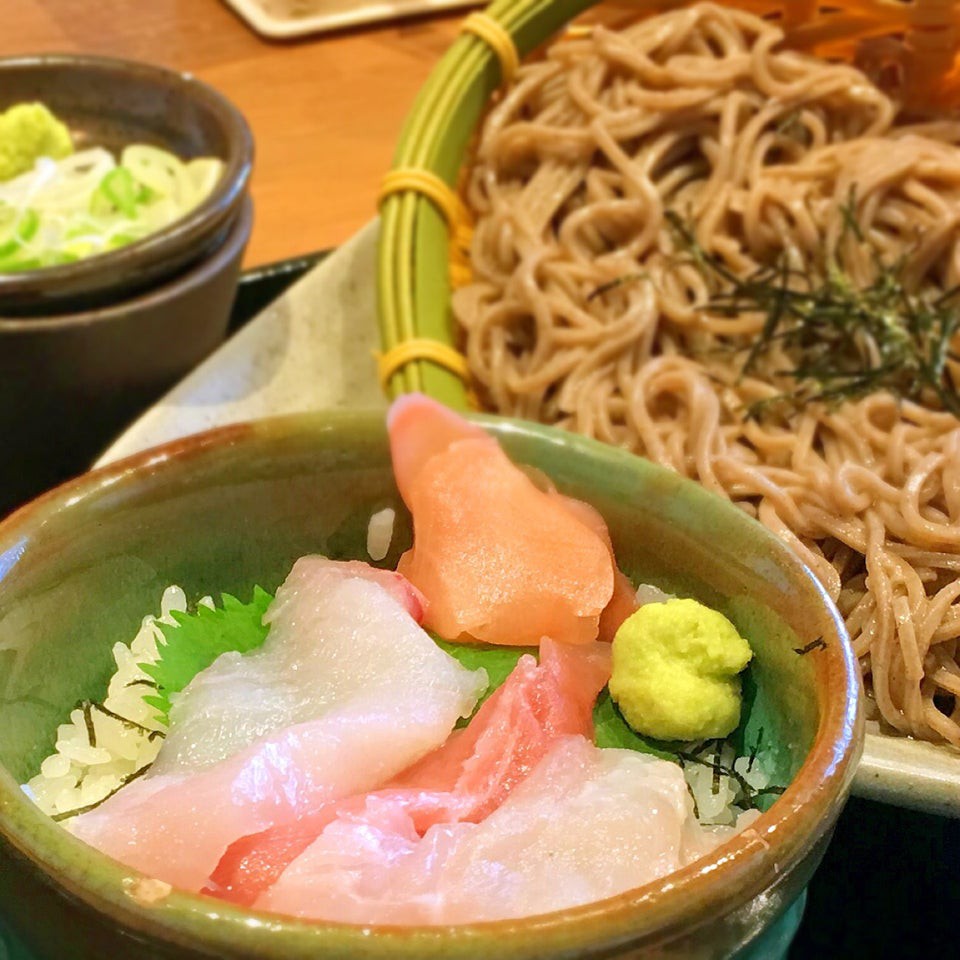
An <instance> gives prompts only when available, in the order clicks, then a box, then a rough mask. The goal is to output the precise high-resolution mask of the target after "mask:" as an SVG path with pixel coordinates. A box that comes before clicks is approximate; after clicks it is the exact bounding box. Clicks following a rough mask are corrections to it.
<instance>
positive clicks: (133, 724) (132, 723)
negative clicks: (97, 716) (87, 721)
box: [91, 703, 166, 740]
mask: <svg viewBox="0 0 960 960" xmlns="http://www.w3.org/2000/svg"><path fill="white" fill-rule="evenodd" d="M91 706H92V707H93V709H94V710H99V711H100V712H101V713H102V714H104V715H105V716H108V717H113V719H114V720H118V721H119V722H120V723H122V724H123V725H124V726H125V727H130V728H131V729H133V730H140V731H141V732H142V733H145V734H147V739H148V740H154V739H156V738H157V737H165V736H166V734H165V733H164V732H163V731H162V730H153V729H151V728H150V727H145V726H144V725H143V724H142V723H137V721H136V720H131V719H130V718H129V717H122V716H120V714H119V713H114V712H113V711H112V710H110V709H109V708H108V707H105V706H103V704H101V703H94V704H91Z"/></svg>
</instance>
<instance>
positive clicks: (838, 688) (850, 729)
mask: <svg viewBox="0 0 960 960" xmlns="http://www.w3.org/2000/svg"><path fill="white" fill-rule="evenodd" d="M471 419H474V420H475V421H477V422H479V423H480V424H482V425H483V426H485V427H486V428H488V429H492V430H493V432H494V433H495V435H497V436H498V437H500V436H507V435H521V436H525V437H527V438H528V439H529V440H530V441H531V442H533V443H534V444H543V443H546V444H549V445H554V446H556V445H559V446H561V447H563V448H565V449H566V451H567V452H566V454H565V455H567V456H572V457H588V458H590V459H591V460H592V461H594V462H593V469H595V470H602V469H603V468H604V467H606V468H608V469H610V470H632V471H636V472H637V474H646V475H648V476H651V477H653V478H658V477H660V478H663V477H665V476H666V475H669V477H670V478H671V483H674V482H675V483H676V485H677V487H676V489H677V490H678V491H680V496H682V497H683V498H685V500H686V502H687V504H688V505H694V506H702V507H704V508H705V509H710V510H712V511H716V515H717V516H720V518H721V520H722V521H723V522H724V523H727V524H741V523H742V524H752V525H753V526H754V533H755V534H756V535H757V536H759V537H761V538H762V540H763V542H764V543H765V544H766V545H767V546H768V547H769V548H770V550H771V551H772V555H773V556H774V557H775V561H776V563H777V565H778V569H780V570H782V571H783V575H784V576H785V577H788V578H790V580H791V584H795V585H796V588H797V589H799V590H804V589H805V590H806V591H807V592H808V593H809V594H810V597H811V599H813V598H818V600H819V602H820V603H821V604H822V606H823V610H824V612H825V613H826V614H827V617H826V618H825V619H826V621H828V622H829V624H830V626H831V630H830V632H829V633H828V634H827V635H825V637H824V639H825V640H826V641H827V642H826V646H825V647H824V648H823V649H821V650H819V651H817V658H818V660H817V664H816V667H815V671H814V673H815V676H816V679H815V680H814V681H813V685H814V687H815V688H816V689H818V700H819V701H820V706H821V716H820V720H819V726H818V730H817V734H816V737H815V739H814V743H813V746H812V747H811V749H810V752H809V754H808V756H807V757H806V759H805V760H804V763H803V765H802V766H801V768H800V769H799V771H798V772H797V775H796V776H795V778H794V779H793V782H792V783H791V784H790V786H789V787H788V788H787V790H786V791H785V793H784V794H783V795H782V796H781V797H780V798H779V799H778V800H777V801H776V802H775V803H774V804H773V806H772V807H771V808H770V809H769V810H768V811H767V812H766V813H764V814H762V815H761V817H760V818H758V819H757V821H755V823H754V824H751V826H750V827H748V828H747V829H746V830H744V831H743V832H741V833H739V834H737V835H736V836H734V837H733V838H732V839H730V840H728V841H727V842H725V843H723V844H722V845H721V846H719V847H718V848H717V849H716V850H715V851H714V852H713V853H712V854H710V855H709V856H707V857H705V858H703V859H701V860H699V861H696V862H695V863H693V864H691V865H690V866H687V867H685V868H683V869H681V870H679V871H677V872H675V873H672V874H670V875H669V877H668V878H666V880H665V881H658V882H656V883H653V884H649V885H647V886H644V887H640V888H636V889H634V890H630V891H627V892H626V893H623V894H620V895H618V896H616V897H612V898H609V899H606V900H602V901H598V902H595V903H591V904H587V905H584V906H581V907H574V908H569V909H566V910H561V911H557V912H555V913H549V914H543V915H538V916H534V917H529V918H524V919H520V920H505V921H491V922H483V923H474V924H465V925H458V926H452V927H387V926H384V927H376V926H358V925H351V924H337V923H325V922H316V923H314V922H308V921H303V920H297V919H290V918H284V917H279V916H277V915H271V914H266V913H259V912H256V911H251V910H246V909H243V908H240V907H235V906H233V905H232V904H228V903H225V902H223V901H219V900H214V899H211V898H207V897H202V896H200V895H197V894H190V893H185V892H180V891H176V890H174V891H172V892H170V893H169V895H166V894H165V895H164V896H163V897H162V898H161V899H160V901H159V902H145V901H141V900H140V899H138V894H137V891H138V890H139V889H140V886H139V884H141V883H142V881H143V879H144V878H143V876H142V875H140V874H138V873H137V872H136V871H133V870H130V869H128V868H125V867H123V866H122V865H121V864H119V863H117V862H115V861H113V860H111V859H109V858H108V857H106V856H104V855H102V854H100V853H98V852H97V851H94V850H91V849H90V848H87V847H86V846H85V845H84V844H82V843H81V842H80V841H79V840H77V839H76V838H74V837H72V836H71V835H70V834H69V833H67V832H66V831H64V830H62V828H61V827H59V826H58V825H57V824H55V823H53V822H52V821H51V820H50V819H49V818H48V817H47V816H46V815H44V814H42V813H41V812H40V811H39V810H38V809H37V808H36V807H35V806H34V805H33V803H32V802H31V801H30V800H29V799H28V798H27V797H26V796H25V795H24V794H23V793H22V791H21V790H20V789H19V786H18V785H17V784H16V783H15V782H14V781H13V779H12V777H11V776H10V775H9V773H8V772H7V771H6V770H5V769H3V768H0V839H3V840H5V841H6V842H7V843H9V844H10V845H11V846H12V847H13V848H14V849H15V850H17V851H18V852H19V854H20V856H21V857H24V858H26V859H28V860H29V861H31V862H32V863H33V864H34V866H35V867H36V868H38V869H39V870H40V871H41V873H42V874H43V875H44V877H45V880H46V882H47V883H50V884H51V885H54V886H58V887H59V888H60V889H61V890H65V891H66V892H67V893H68V894H69V895H70V896H72V897H74V898H79V899H80V900H82V901H84V902H85V903H87V904H88V905H90V906H92V907H93V908H94V909H96V910H99V911H101V912H103V913H106V914H107V915H109V916H112V917H113V918H114V919H115V920H117V922H119V923H122V924H123V925H124V926H126V927H127V928H128V929H131V930H136V931H138V932H140V933H142V934H147V935H150V936H154V937H157V938H159V939H161V940H163V941H165V942H167V943H175V944H176V943H179V944H182V945H184V946H186V945H197V944H199V945H201V946H202V947H204V948H206V949H217V948H220V949H224V950H225V949H228V948H230V947H236V945H237V943H238V942H240V943H242V944H243V950H244V951H245V953H244V955H245V956H257V957H263V958H270V960H273V958H280V957H290V958H300V957H303V958H306V957H328V958H333V957H337V956H342V955H345V954H348V955H350V956H356V957H363V958H370V960H373V958H382V960H394V958H404V960H413V958H418V957H424V956H426V955H428V954H429V953H431V952H435V953H436V955H437V956H442V957H450V958H466V957H472V956H476V955H477V954H476V951H477V950H478V949H481V948H483V947H490V946H492V945H496V948H497V949H498V950H499V951H502V952H503V954H504V956H509V957H512V958H520V957H524V958H527V957H529V958H533V957H543V956H545V955H547V954H548V953H549V952H550V951H551V950H553V951H555V952H556V953H557V955H563V956H566V955H568V951H576V950H581V951H583V950H587V951H589V950H598V949H601V948H602V949H611V948H612V947H613V946H617V945H620V946H626V945H632V946H636V945H638V944H644V945H647V944H654V943H657V942H660V939H662V938H667V939H669V938H670V937H672V936H674V935H676V934H678V933H680V932H682V931H683V930H688V929H690V928H691V927H697V926H703V925H706V924H709V923H710V922H711V921H713V920H716V919H719V918H720V917H722V916H724V915H726V914H728V913H730V912H731V911H732V910H734V909H737V908H738V907H740V906H742V905H744V904H746V903H747V902H749V901H750V900H752V899H753V898H755V897H756V896H758V895H759V894H761V893H763V892H764V891H766V890H769V889H770V888H771V887H773V886H774V885H775V884H776V882H777V878H778V877H779V876H780V875H787V874H789V872H790V871H791V870H792V868H793V867H795V866H796V865H798V864H799V863H800V862H801V861H803V859H804V858H805V857H806V856H807V854H808V853H809V852H810V851H811V849H812V848H813V847H814V846H815V845H816V843H817V842H818V841H819V840H820V839H821V838H822V837H823V836H824V835H825V833H826V832H827V830H828V829H829V828H830V826H831V825H832V823H833V821H834V820H835V819H836V816H837V815H838V814H839V811H840V809H841V807H842V804H843V802H844V801H845V799H846V795H847V793H848V791H849V787H850V783H851V781H852V777H853V773H854V769H855V766H856V762H857V760H858V758H859V754H860V750H861V748H862V743H863V714H862V705H861V681H860V671H859V666H858V663H857V660H856V657H855V656H854V653H853V650H852V647H851V645H850V642H849V639H848V637H847V635H846V632H845V629H844V625H843V620H842V618H841V617H840V614H839V612H838V611H837V610H836V607H835V606H834V605H833V603H832V602H831V601H830V600H829V598H828V597H827V595H826V593H825V591H824V590H823V588H822V586H821V585H820V584H819V582H818V581H817V580H816V578H815V577H814V575H813V574H812V573H811V572H810V570H809V569H808V568H807V567H806V566H804V564H803V563H802V562H801V561H800V560H799V559H798V558H797V557H796V556H795V555H794V554H793V553H792V552H791V551H789V549H788V548H787V547H786V546H785V545H784V544H782V543H781V542H780V541H779V540H777V539H776V538H775V537H774V536H773V535H772V534H771V533H769V532H768V531H767V530H766V529H765V528H763V527H762V526H761V525H760V524H759V523H757V522H756V521H754V520H752V519H750V518H749V517H747V516H746V515H745V514H743V513H742V511H740V510H739V509H738V508H737V507H735V506H733V505H732V504H730V503H728V502H726V501H723V500H722V499H721V498H719V497H717V496H716V495H715V494H712V493H709V492H708V491H706V490H705V489H703V488H702V487H700V486H699V485H698V484H696V483H694V482H693V481H689V480H685V479H682V478H678V477H676V475H675V474H672V473H670V472H669V471H667V470H666V469H665V468H663V467H660V466H657V465H655V464H653V463H651V462H649V461H647V460H644V459H642V458H640V457H636V456H634V455H632V454H630V453H628V452H626V451H624V450H620V449H617V448H614V447H610V446H607V445H604V444H601V443H599V442H597V441H594V440H591V439H589V438H586V437H581V436H575V435H573V434H569V433H566V432H564V431H561V430H558V429H556V428H552V427H545V426H541V425H538V424H534V423H529V422H524V421H518V420H511V419H508V418H503V417H496V416H489V415H482V416H481V415H472V416H471ZM364 435H365V436H367V437H371V436H372V437H374V438H375V441H376V442H380V439H381V438H382V442H383V443H384V444H386V431H385V428H384V426H383V411H381V410H376V411H356V410H355V411H328V412H320V413H297V414H288V415H285V416H279V417H271V418H267V419H264V420H258V421H254V422H248V423H242V424H234V425H230V426H226V427H220V428H216V429H213V430H209V431H206V432H204V433H200V434H196V435H193V436H190V437H186V438H183V439H180V440H174V441H172V442H169V443H166V444H163V445H161V446H158V447H153V448H151V449H148V450H145V451H142V452H141V453H138V454H134V455H133V456H131V457H128V458H125V459H123V460H119V461H116V462H114V463H111V464H109V465H107V466H104V467H100V468H98V469H96V470H93V471H91V472H89V473H87V474H84V475H83V476H81V477H79V478H78V479H76V480H73V481H70V482H68V483H66V484H64V485H63V486H61V487H58V488H56V489H55V490H53V491H51V492H49V493H47V494H44V495H43V496H41V497H39V498H38V499H37V500H35V501H33V502H32V503H30V504H27V505H26V506H25V507H22V508H21V509H20V510H18V511H16V512H15V513H13V514H12V515H11V516H10V517H8V518H7V519H6V520H5V521H4V522H3V523H2V524H0V568H2V561H3V558H4V557H5V556H7V555H8V552H9V551H10V550H11V549H16V548H17V545H18V544H19V543H22V542H24V538H29V534H30V531H31V530H33V529H35V528H38V527H39V526H42V525H43V524H44V523H45V522H46V519H47V518H49V517H52V516H55V515H56V514H58V513H59V512H60V511H62V510H75V509H78V508H80V509H82V505H83V504H84V502H85V501H86V500H88V499H90V500H92V501H94V502H95V501H96V499H97V497H98V496H99V495H100V494H101V493H102V492H103V491H104V490H106V489H108V488H113V487H116V486H118V485H125V486H126V487H127V488H128V492H134V491H135V490H136V487H137V483H138V478H141V477H142V478H144V479H145V480H146V479H148V478H152V479H154V482H156V478H157V477H160V476H162V475H163V473H164V471H173V472H174V473H175V472H176V470H177V469H178V468H181V467H182V466H183V465H184V464H189V461H191V460H193V459H194V458H204V457H208V458H209V457H214V458H215V457H217V456H218V454H219V452H221V451H224V450H232V451H234V452H236V449H237V448H244V447H246V448H247V449H250V450H251V455H252V456H254V457H256V456H257V447H258V445H260V444H264V445H266V444H269V443H270V442H271V441H275V440H282V439H283V438H291V439H295V438H297V437H298V436H300V437H308V438H309V440H310V441H311V442H314V441H315V442H317V443H326V444H331V445H332V444H337V443H340V442H346V443H350V442H351V441H355V439H356V438H357V437H358V436H364ZM260 456H263V451H261V452H260ZM188 469H189V467H188ZM828 694H832V695H828ZM81 851H82V854H81ZM71 854H72V856H71ZM78 860H79V861H80V863H81V864H83V865H82V866H78V865H77V861H78ZM374 933H376V934H377V936H372V934H374Z"/></svg>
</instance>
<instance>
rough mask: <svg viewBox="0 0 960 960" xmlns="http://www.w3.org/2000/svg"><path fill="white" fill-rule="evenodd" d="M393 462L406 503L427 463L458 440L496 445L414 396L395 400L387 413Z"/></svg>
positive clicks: (465, 423) (453, 415) (455, 417)
mask: <svg viewBox="0 0 960 960" xmlns="http://www.w3.org/2000/svg"><path fill="white" fill-rule="evenodd" d="M387 432H388V433H389V436H390V459H391V461H392V462H393V475H394V479H395V480H396V482H397V489H398V490H399V491H400V496H401V497H403V501H404V503H407V504H408V505H409V501H408V499H407V497H408V495H409V494H410V493H411V491H412V490H413V487H414V485H415V484H416V482H417V478H418V475H419V473H420V471H421V469H422V468H423V467H424V465H425V464H426V463H427V461H428V460H429V459H430V458H431V457H432V456H434V455H435V454H438V453H443V451H444V450H446V449H447V447H449V446H450V445H451V444H454V443H456V442H457V441H458V440H486V441H488V442H489V443H496V441H495V440H494V439H493V438H492V437H491V436H490V435H489V434H487V433H485V432H484V431H483V430H482V429H481V428H480V427H477V426H474V425H473V424H472V423H469V422H468V421H466V420H464V419H463V417H460V416H458V415H457V414H456V413H454V412H453V411H452V410H450V409H449V408H448V407H445V406H443V405H442V404H439V403H435V402H434V401H432V400H427V398H426V397H424V396H422V395H420V394H416V393H411V394H408V395H407V396H404V397H400V398H399V399H398V400H395V401H394V402H393V404H391V406H390V410H389V411H388V412H387Z"/></svg>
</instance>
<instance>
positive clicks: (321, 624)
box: [148, 557, 472, 776]
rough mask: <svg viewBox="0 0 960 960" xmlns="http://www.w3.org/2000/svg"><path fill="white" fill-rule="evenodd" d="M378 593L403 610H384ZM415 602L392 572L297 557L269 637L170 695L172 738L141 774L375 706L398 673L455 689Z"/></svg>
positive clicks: (218, 756)
mask: <svg viewBox="0 0 960 960" xmlns="http://www.w3.org/2000/svg"><path fill="white" fill-rule="evenodd" d="M384 587H385V588H386V589H387V590H388V592H389V593H390V594H391V595H392V596H393V597H394V598H395V599H396V600H399V601H401V603H400V604H397V606H396V607H394V608H390V607H388V606H385V604H384V602H383V600H384V598H383V595H382V594H383V590H382V588H384ZM419 605H420V601H419V598H418V597H417V596H416V595H415V594H414V592H413V588H412V587H411V586H410V585H409V584H407V582H406V581H405V580H404V578H403V577H401V576H400V574H397V573H394V572H393V571H386V570H376V569H375V568H373V567H370V566H369V565H367V564H365V563H358V562H355V561H348V562H337V561H332V560H327V559H326V558H325V557H301V559H299V560H298V561H297V562H296V563H295V564H294V566H293V569H292V570H291V571H290V574H289V576H288V577H287V579H286V581H285V582H284V583H283V585H282V586H281V587H280V589H279V590H278V591H277V596H276V599H275V600H274V602H273V603H272V604H271V605H270V608H269V609H268V610H267V614H266V616H265V617H264V621H265V622H266V623H269V624H270V633H269V634H268V636H267V639H266V641H265V642H264V644H263V646H262V647H261V648H260V649H259V650H255V651H253V652H252V653H248V654H246V655H241V654H239V653H226V654H224V655H223V656H221V657H219V658H218V659H217V660H216V661H214V663H212V664H211V665H210V666H209V667H208V668H207V669H206V670H204V671H202V672H201V673H199V674H198V675H197V676H196V677H195V678H194V679H193V680H192V681H191V682H190V684H188V686H187V687H186V688H185V689H184V690H183V691H182V693H180V694H179V695H177V696H175V698H174V702H173V707H172V709H171V711H170V731H169V733H168V735H167V739H166V742H165V743H164V745H163V749H162V750H161V751H160V753H159V755H158V756H157V759H156V761H155V763H154V765H153V767H152V768H151V771H150V774H148V776H158V775H161V774H168V773H178V772H181V771H186V770H194V769H199V768H201V767H204V766H206V765H208V764H211V763H215V762H217V761H220V760H224V759H226V758H227V757H229V756H232V755H233V754H234V753H237V752H238V751H240V750H242V749H244V748H245V747H247V746H249V745H250V744H251V743H253V742H254V741H255V740H257V739H259V738H260V737H262V736H264V735H265V734H267V733H270V732H272V731H275V730H282V729H283V728H284V727H289V726H292V725H294V724H298V723H304V722H306V721H307V720H311V719H313V718H315V717H319V716H320V715H321V714H323V713H324V712H325V711H328V710H331V709H334V708H336V707H337V706H338V705H340V704H343V703H345V702H350V703H351V704H353V703H354V702H355V701H356V700H357V698H362V697H366V696H372V697H373V699H374V701H376V699H377V697H378V689H379V685H380V684H381V683H383V682H384V681H389V680H390V678H391V677H392V676H394V675H396V676H399V675H400V673H403V675H404V676H406V677H407V679H408V680H409V681H410V682H411V683H420V682H423V683H427V684H430V683H434V682H439V683H440V685H441V687H443V686H444V685H446V684H450V683H452V684H453V686H452V687H451V688H450V689H451V690H454V689H456V682H455V681H456V679H457V678H461V679H462V674H461V673H460V672H458V667H457V664H456V661H454V660H452V659H451V658H449V657H447V656H446V655H442V656H437V654H438V653H440V651H439V650H437V647H436V645H435V644H432V643H428V642H429V638H425V635H424V633H423V631H422V630H420V629H419V628H418V627H417V625H416V624H415V623H413V621H412V620H411V619H410V617H409V615H408V614H407V612H406V610H409V609H414V608H416V609H417V610H419ZM405 607H406V610H405V609H404V608H405ZM425 639H426V640H427V641H428V642H425ZM406 703H407V700H406V699H405V700H404V701H403V702H402V703H401V704H398V707H400V708H403V707H404V706H405V705H406ZM471 706H472V704H471ZM375 709H376V703H373V704H371V705H370V707H368V708H366V710H365V713H366V712H368V711H369V710H375Z"/></svg>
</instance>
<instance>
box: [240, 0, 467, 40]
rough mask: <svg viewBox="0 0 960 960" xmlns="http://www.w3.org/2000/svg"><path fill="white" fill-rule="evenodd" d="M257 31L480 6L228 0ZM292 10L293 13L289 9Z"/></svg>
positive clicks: (337, 26)
mask: <svg viewBox="0 0 960 960" xmlns="http://www.w3.org/2000/svg"><path fill="white" fill-rule="evenodd" d="M224 2H225V3H226V4H227V6H228V7H231V8H232V9H233V10H234V11H236V13H238V14H239V15H240V16H241V17H242V18H243V19H244V20H245V21H246V22H247V23H248V24H249V25H250V26H251V27H252V28H253V29H254V30H256V31H257V33H259V34H261V35H263V36H265V37H271V38H273V39H276V40H282V39H289V38H291V37H302V36H306V35H307V34H309V33H326V32H327V31H330V30H342V29H343V28H345V27H358V26H361V25H362V24H365V23H376V22H377V21H380V20H397V19H399V18H400V17H412V16H414V15H415V14H427V13H440V12H441V11H443V10H457V9H459V8H461V7H470V6H477V0H224ZM287 11H291V12H287Z"/></svg>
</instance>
